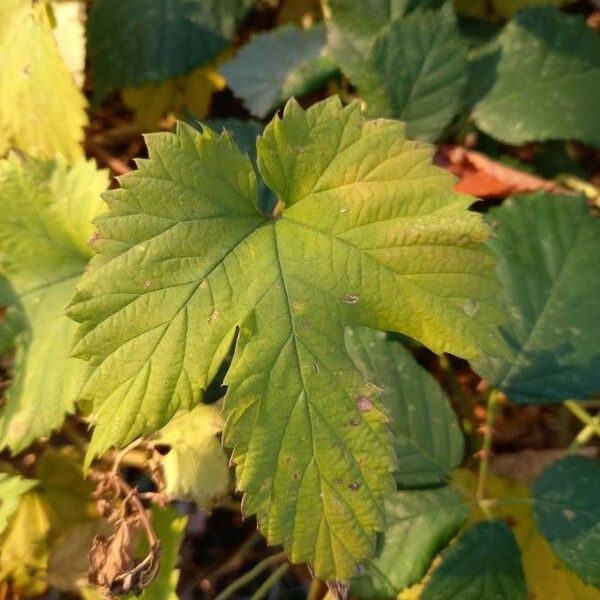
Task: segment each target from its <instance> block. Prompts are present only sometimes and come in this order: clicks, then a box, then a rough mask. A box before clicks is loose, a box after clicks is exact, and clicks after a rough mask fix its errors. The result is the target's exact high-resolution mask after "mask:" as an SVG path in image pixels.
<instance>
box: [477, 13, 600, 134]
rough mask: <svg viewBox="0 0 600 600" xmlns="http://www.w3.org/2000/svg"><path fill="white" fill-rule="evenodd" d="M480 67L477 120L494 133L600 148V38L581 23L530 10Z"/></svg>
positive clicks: (508, 29)
mask: <svg viewBox="0 0 600 600" xmlns="http://www.w3.org/2000/svg"><path fill="white" fill-rule="evenodd" d="M474 67H475V68H474V75H473V83H474V85H475V87H476V90H475V96H476V97H478V99H479V102H478V103H477V104H476V106H475V108H474V112H473V117H474V119H475V122H476V123H477V125H478V127H480V128H481V129H482V130H483V131H485V132H486V133H489V134H490V135H492V136H494V137H496V138H498V139H499V140H501V141H503V142H507V143H509V144H522V143H524V142H530V141H534V140H549V139H575V140H579V141H582V142H587V143H589V144H593V145H595V146H600V110H599V109H598V98H599V97H600V38H599V37H598V35H597V34H596V32H594V31H593V29H591V28H590V27H588V26H587V25H586V24H585V22H584V21H583V19H582V18H581V17H579V16H569V15H565V14H563V13H561V12H559V11H558V10H556V9H555V8H552V7H540V8H531V9H528V10H523V11H521V12H519V13H518V14H517V15H516V16H515V18H514V19H513V20H512V21H511V22H510V23H509V24H508V25H507V26H506V28H505V29H504V31H503V32H502V33H501V35H500V36H499V38H498V40H497V41H496V42H494V43H493V45H492V46H490V47H489V48H488V52H487V53H486V54H485V55H484V56H483V57H480V58H479V60H478V61H477V62H476V63H475V65H474Z"/></svg>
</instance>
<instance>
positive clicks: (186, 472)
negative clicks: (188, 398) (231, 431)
mask: <svg viewBox="0 0 600 600" xmlns="http://www.w3.org/2000/svg"><path fill="white" fill-rule="evenodd" d="M223 424H224V420H223V415H222V414H221V411H220V410H219V408H218V407H217V406H215V405H214V404H211V405H202V404H201V405H200V406H197V407H196V408H193V409H192V410H191V411H190V412H184V413H182V414H180V415H178V416H176V417H175V418H174V419H173V420H172V421H171V422H169V423H168V424H167V426H166V427H164V428H163V429H161V430H160V431H159V432H158V434H157V436H156V440H157V441H158V443H160V444H167V445H168V446H170V451H169V452H168V453H167V454H166V455H165V456H163V457H162V465H163V470H164V476H165V483H166V489H165V491H166V492H167V494H169V496H171V497H172V498H182V499H187V500H193V501H194V502H196V503H197V504H198V506H200V507H201V508H210V507H211V506H212V504H214V502H215V501H216V500H218V499H219V498H221V497H222V496H224V495H225V494H226V493H227V489H228V487H229V467H228V466H227V459H226V458H225V454H224V453H223V449H222V448H221V441H220V439H219V438H217V434H219V433H221V431H222V430H223Z"/></svg>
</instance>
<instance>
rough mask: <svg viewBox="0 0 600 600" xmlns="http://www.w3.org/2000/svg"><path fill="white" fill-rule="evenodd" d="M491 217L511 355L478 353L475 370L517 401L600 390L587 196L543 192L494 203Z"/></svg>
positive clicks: (598, 277)
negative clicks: (498, 204)
mask: <svg viewBox="0 0 600 600" xmlns="http://www.w3.org/2000/svg"><path fill="white" fill-rule="evenodd" d="M489 222H490V223H491V224H492V226H493V227H494V230H495V232H496V235H495V236H494V238H492V239H491V240H490V241H489V245H490V247H491V248H492V249H493V250H494V251H495V252H496V254H497V255H498V256H499V258H500V259H501V262H500V264H499V266H498V274H499V276H500V280H501V281H502V284H503V289H504V301H505V303H506V305H507V308H508V314H509V316H510V319H509V321H508V322H507V323H505V324H504V325H502V326H501V330H502V333H503V335H504V337H505V339H506V341H507V343H508V345H509V346H510V347H511V348H512V350H513V358H512V359H510V360H503V359H492V358H489V359H484V360H481V361H476V362H475V363H474V367H475V370H476V371H477V372H478V373H479V374H480V375H481V376H482V377H485V378H486V379H488V380H489V381H490V382H491V383H492V385H494V386H496V387H499V388H501V389H502V390H503V391H505V392H506V394H508V396H509V397H510V398H511V399H512V400H514V401H515V402H519V403H542V402H560V401H562V400H566V399H569V398H585V397H586V396H588V395H589V394H591V393H593V392H595V391H597V390H599V389H600V357H599V355H598V352H597V340H598V339H599V338H600V320H599V319H598V318H597V314H596V313H597V299H598V297H600V262H598V256H599V255H600V221H599V220H598V219H597V218H595V217H593V216H592V215H591V214H590V211H589V208H588V207H587V205H586V202H585V199H584V198H582V197H579V196H561V195H552V194H545V193H538V194H531V195H528V196H515V197H514V198H512V199H509V200H508V201H506V202H505V203H504V204H503V205H502V206H501V207H499V208H495V209H492V210H491V211H490V213H489Z"/></svg>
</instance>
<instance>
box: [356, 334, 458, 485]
mask: <svg viewBox="0 0 600 600" xmlns="http://www.w3.org/2000/svg"><path fill="white" fill-rule="evenodd" d="M346 348H347V350H348V352H349V354H350V356H351V357H352V360H353V361H354V363H355V364H356V366H357V367H358V368H359V369H360V370H361V371H362V372H363V373H364V374H365V376H366V377H367V379H368V380H369V381H372V382H373V383H375V384H376V385H378V386H380V387H381V388H382V389H383V392H382V402H383V405H384V407H385V408H386V410H387V413H388V416H389V417H390V427H391V429H392V432H393V434H394V442H395V448H396V455H397V457H398V472H397V473H396V481H397V482H398V484H399V485H401V486H404V487H416V486H427V485H436V484H439V483H442V482H443V481H445V480H446V479H447V478H448V473H449V471H450V470H451V469H453V468H454V467H457V466H458V465H459V464H460V462H461V460H462V457H463V453H464V439H463V435H462V432H461V430H460V427H459V425H458V421H457V419H456V415H455V414H454V411H453V410H452V407H451V406H450V403H449V401H448V397H447V396H446V394H445V393H444V391H443V390H442V389H441V387H440V385H439V384H438V382H437V381H436V380H435V379H434V378H433V377H432V376H431V375H430V374H429V373H428V372H427V371H426V370H425V369H424V368H423V367H421V366H420V365H419V364H418V363H417V361H416V360H415V359H414V358H413V357H412V355H411V353H410V352H409V351H408V350H406V349H405V348H404V347H403V346H402V344H401V343H400V342H398V341H394V340H390V339H387V336H386V335H385V334H384V333H381V332H377V331H373V330H372V329H366V328H352V329H348V330H346Z"/></svg>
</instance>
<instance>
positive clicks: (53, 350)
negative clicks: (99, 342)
mask: <svg viewBox="0 0 600 600" xmlns="http://www.w3.org/2000/svg"><path fill="white" fill-rule="evenodd" d="M106 184H107V178H106V173H104V172H101V171H97V170H96V167H95V166H94V164H93V163H92V162H83V161H82V162H78V163H76V164H75V165H73V166H67V165H66V164H65V162H64V161H62V160H56V161H42V160H35V159H25V160H20V159H18V158H17V157H16V156H12V157H10V158H9V159H8V160H5V161H1V162H0V279H1V278H2V277H4V278H6V279H5V283H4V285H5V286H6V287H7V293H6V294H5V296H4V298H2V301H3V303H4V302H6V303H7V304H8V306H9V308H8V312H7V315H6V326H5V327H4V335H2V333H1V332H0V337H3V338H4V340H3V341H4V343H0V346H3V347H4V349H7V348H10V347H14V348H15V350H16V358H15V364H14V367H13V383H12V385H11V387H10V388H9V389H8V390H7V392H6V403H5V405H4V406H3V407H2V409H1V410H0V447H2V448H4V447H9V448H10V449H11V450H13V451H14V452H18V451H20V450H23V449H24V448H26V447H27V446H28V445H29V444H30V443H31V442H33V441H34V440H36V439H38V438H40V437H46V436H48V435H49V434H50V433H51V431H52V430H54V429H56V428H57V427H59V426H60V425H61V423H62V421H63V419H64V415H65V413H66V412H69V411H71V410H73V406H74V402H75V400H76V399H77V394H78V392H79V387H80V384H81V383H82V381H81V380H82V375H83V372H84V370H85V366H86V365H85V363H83V362H82V361H79V360H75V359H72V358H70V357H69V354H70V350H71V345H72V338H73V333H74V330H75V326H74V324H73V323H72V322H71V321H70V320H69V319H68V318H67V317H65V316H64V314H63V309H64V307H65V305H66V304H67V302H68V300H69V298H70V297H71V296H72V295H73V292H74V290H75V284H76V282H77V280H78V279H79V276H80V275H81V273H83V270H84V268H85V266H86V264H87V261H88V259H89V257H90V255H91V253H92V251H91V249H90V248H89V247H88V240H89V238H90V236H91V234H92V225H91V223H90V220H91V219H92V218H93V217H94V216H95V215H96V214H97V213H98V212H99V210H100V209H101V207H102V200H101V198H100V193H101V192H102V191H103V190H104V189H105V188H106ZM8 284H10V286H9V285H8ZM0 342H2V340H0Z"/></svg>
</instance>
